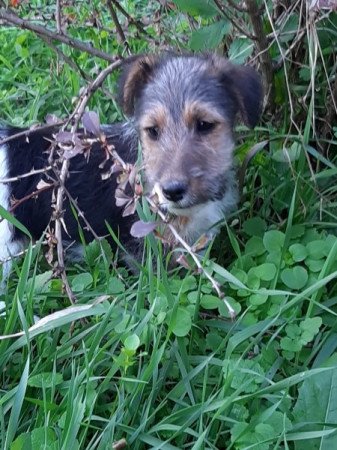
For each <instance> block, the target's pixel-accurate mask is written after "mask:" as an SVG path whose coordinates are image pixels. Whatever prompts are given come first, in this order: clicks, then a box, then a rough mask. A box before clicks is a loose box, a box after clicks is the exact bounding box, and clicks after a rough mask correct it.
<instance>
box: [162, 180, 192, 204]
mask: <svg viewBox="0 0 337 450" xmlns="http://www.w3.org/2000/svg"><path fill="white" fill-rule="evenodd" d="M162 191H163V194H164V196H165V197H166V198H167V200H170V201H172V202H179V200H182V198H183V197H184V195H185V194H186V192H187V184H186V183H184V182H183V181H167V182H166V183H165V184H164V185H163V186H162Z"/></svg>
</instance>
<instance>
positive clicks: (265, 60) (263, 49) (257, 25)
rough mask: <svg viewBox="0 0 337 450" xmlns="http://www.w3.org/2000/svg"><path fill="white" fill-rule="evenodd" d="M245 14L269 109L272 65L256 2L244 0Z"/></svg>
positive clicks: (272, 89)
mask: <svg viewBox="0 0 337 450" xmlns="http://www.w3.org/2000/svg"><path fill="white" fill-rule="evenodd" d="M246 5H247V12H248V14H249V17H250V20H251V22H252V26H253V30H254V34H255V38H256V41H255V42H256V46H257V48H258V51H259V54H260V58H261V69H262V72H263V78H264V80H263V82H264V83H263V84H264V91H265V93H266V96H267V99H268V100H267V101H268V104H269V106H270V107H271V109H273V107H274V76H273V64H272V60H271V57H270V54H269V51H268V40H267V36H266V34H265V32H264V29H263V23H262V19H261V11H260V8H259V6H258V4H257V3H256V0H246Z"/></svg>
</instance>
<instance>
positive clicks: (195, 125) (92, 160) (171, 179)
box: [0, 54, 263, 261]
mask: <svg viewBox="0 0 337 450" xmlns="http://www.w3.org/2000/svg"><path fill="white" fill-rule="evenodd" d="M262 96H263V93H262V86H261V80H260V76H259V75H258V73H257V72H256V71H255V70H253V69H252V68H250V67H247V66H237V65H234V64H232V63H231V62H230V61H228V60H227V59H225V58H224V57H221V56H217V55H214V54H207V55H174V54H164V55H160V56H156V55H141V56H136V57H133V58H131V59H129V60H127V61H126V62H125V64H124V67H123V70H122V74H121V77H120V81H119V97H120V99H119V100H120V103H121V106H122V109H123V111H124V113H125V115H126V116H127V117H128V118H129V119H128V120H127V122H125V123H116V124H113V125H108V126H104V128H103V130H104V133H105V134H106V136H107V140H108V142H109V144H110V145H112V146H113V147H114V148H115V150H116V152H117V153H118V154H119V155H120V157H121V158H122V159H123V160H124V161H126V162H129V163H134V162H135V161H136V159H137V155H138V144H139V143H140V146H141V149H142V160H143V167H144V183H145V190H146V192H149V193H150V192H155V193H156V194H157V197H158V203H159V208H160V209H161V211H163V212H165V213H168V214H170V216H171V217H172V223H174V225H175V226H176V229H177V231H178V232H179V233H180V235H181V237H183V238H184V239H185V240H186V241H187V242H188V243H189V244H193V243H194V242H195V241H196V240H197V239H198V238H199V237H200V236H201V235H202V234H204V233H207V232H211V233H215V232H216V230H217V224H218V223H219V222H221V220H223V219H224V217H226V215H228V213H229V212H230V211H232V210H233V208H235V205H236V203H237V199H238V195H237V187H236V180H235V170H234V168H233V149H234V137H233V127H234V124H235V121H236V118H237V116H238V115H240V116H241V118H242V120H243V122H244V123H245V124H246V125H247V126H249V127H254V126H255V125H256V124H257V122H258V120H259V117H260V113H261V105H262ZM22 131H23V130H21V129H17V128H13V127H4V128H2V129H1V130H0V144H1V140H6V142H5V143H3V144H2V145H0V180H2V182H1V183H0V205H2V207H4V208H5V209H6V210H9V211H11V212H12V213H13V215H14V216H15V218H16V219H17V220H18V221H20V222H21V223H22V224H23V225H24V226H25V227H26V228H27V229H28V230H29V232H30V233H31V235H32V237H33V238H34V239H36V240H37V239H39V238H40V237H41V236H42V235H43V233H44V231H45V230H46V228H47V227H48V224H49V223H50V220H51V216H52V213H53V211H52V207H51V205H52V189H46V190H43V191H41V192H40V193H39V195H32V193H34V191H36V189H37V186H38V184H39V183H41V180H44V181H45V182H50V178H48V172H46V173H43V172H42V169H43V168H44V167H46V166H48V164H49V163H50V148H51V141H53V140H54V136H55V133H56V132H57V130H55V129H48V130H47V131H46V129H42V130H39V129H37V130H35V131H32V130H29V132H28V130H26V131H27V132H26V133H25V134H24V135H22V133H21V135H20V136H19V137H15V135H16V134H17V133H20V132H22ZM12 136H13V137H14V138H13V139H10V138H11V137H12ZM103 153H104V152H103V151H102V147H101V145H100V144H99V143H95V144H93V145H92V148H91V149H90V152H89V155H88V156H87V157H84V156H83V155H82V154H79V155H77V156H75V157H73V158H72V159H71V160H70V167H69V176H68V178H67V181H66V190H67V191H68V192H69V193H70V195H71V198H73V199H76V201H77V204H78V208H79V210H80V211H81V212H83V214H84V216H85V218H86V223H85V222H83V220H82V219H81V217H78V218H76V217H75V214H74V212H73V209H72V207H71V202H70V200H69V198H68V197H67V196H66V197H65V200H64V205H63V207H64V216H63V217H64V223H65V227H64V231H63V233H64V239H66V240H68V241H69V240H73V241H75V242H77V243H79V242H80V234H79V225H80V226H81V227H82V229H83V235H84V238H85V240H86V241H89V240H92V238H93V236H92V230H94V232H95V234H96V235H98V236H106V235H107V234H109V233H108V230H107V225H106V224H109V226H110V227H111V229H112V230H113V231H114V232H115V233H116V235H118V237H119V239H120V241H121V242H122V244H123V245H124V246H125V247H126V248H127V249H128V250H129V251H130V252H131V253H132V251H133V250H132V249H133V248H135V246H137V245H138V243H137V242H135V241H136V240H135V238H133V237H132V236H131V235H130V227H131V226H132V223H133V222H134V221H135V220H136V219H135V217H134V216H132V217H131V216H129V217H124V216H123V208H121V207H118V206H116V203H115V191H116V187H117V179H116V174H112V175H111V176H110V177H108V178H106V179H105V178H104V176H102V173H103V171H104V170H106V167H103V166H104V164H102V161H103V160H104V154H103ZM48 158H49V161H48ZM30 172H33V173H32V174H31V175H30V176H22V175H23V174H27V173H30ZM6 180H9V181H7V182H4V181H6ZM26 197H27V200H26V201H22V202H20V199H24V198H26ZM18 201H19V204H17V203H18ZM13 205H14V206H13ZM88 223H89V224H90V227H88V226H87V225H88ZM24 245H25V237H24V235H23V233H22V232H21V231H20V230H19V229H18V228H16V227H13V225H12V224H11V223H9V222H8V221H6V220H4V219H3V220H2V221H1V222H0V261H6V260H8V259H9V258H10V257H11V256H14V255H16V254H17V253H18V252H20V251H21V250H22V249H23V247H24Z"/></svg>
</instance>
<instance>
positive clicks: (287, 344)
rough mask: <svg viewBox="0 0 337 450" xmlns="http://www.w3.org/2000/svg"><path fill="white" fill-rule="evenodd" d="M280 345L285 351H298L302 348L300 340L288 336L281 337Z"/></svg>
mask: <svg viewBox="0 0 337 450" xmlns="http://www.w3.org/2000/svg"><path fill="white" fill-rule="evenodd" d="M280 345H281V348H282V350H285V351H287V352H299V351H300V350H301V348H302V344H301V342H300V341H296V340H293V339H290V337H288V336H286V337H283V338H282V339H281V341H280Z"/></svg>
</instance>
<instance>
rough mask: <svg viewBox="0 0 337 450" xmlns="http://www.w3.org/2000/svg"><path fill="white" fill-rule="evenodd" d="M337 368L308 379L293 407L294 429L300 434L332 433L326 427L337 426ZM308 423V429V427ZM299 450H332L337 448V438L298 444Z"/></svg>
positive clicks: (324, 437)
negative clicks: (298, 430)
mask: <svg viewBox="0 0 337 450" xmlns="http://www.w3.org/2000/svg"><path fill="white" fill-rule="evenodd" d="M336 404H337V368H334V369H333V370H331V371H328V372H323V373H320V374H318V375H314V376H313V377H310V378H308V379H306V380H305V381H304V382H303V384H302V386H301V387H300V388H299V391H298V396H297V401H296V404H295V406H294V410H293V416H294V425H297V424H298V425H301V431H312V429H313V424H315V430H322V431H323V430H329V429H330V427H325V426H324V425H321V424H323V423H331V424H335V423H337V409H336ZM306 423H308V425H305V424H306ZM295 448H296V450H317V449H320V450H332V449H335V448H337V434H336V433H333V434H331V435H327V436H324V435H323V436H321V437H318V438H316V439H313V438H312V437H311V439H309V436H308V439H303V440H300V441H297V442H296V446H295Z"/></svg>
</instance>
